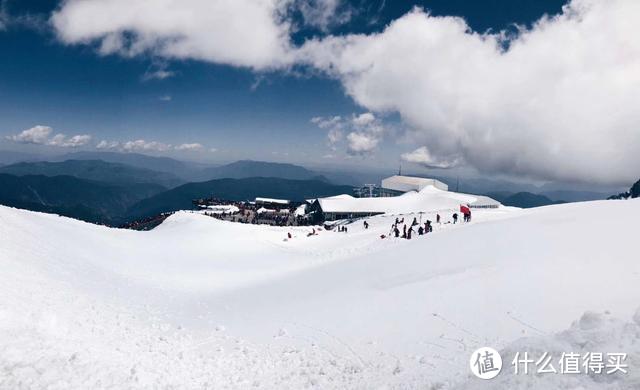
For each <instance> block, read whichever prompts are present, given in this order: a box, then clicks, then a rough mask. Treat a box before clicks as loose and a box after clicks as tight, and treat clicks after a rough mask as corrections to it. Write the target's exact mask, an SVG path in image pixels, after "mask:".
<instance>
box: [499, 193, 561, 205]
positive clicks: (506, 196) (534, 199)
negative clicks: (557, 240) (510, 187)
mask: <svg viewBox="0 0 640 390" xmlns="http://www.w3.org/2000/svg"><path fill="white" fill-rule="evenodd" d="M487 196H489V197H491V198H493V199H495V200H497V201H498V202H500V203H502V204H503V205H505V206H514V207H521V208H525V209H527V208H532V207H541V206H548V205H552V204H560V203H566V202H565V201H562V200H552V199H549V198H548V197H546V196H544V195H540V194H532V193H531V192H518V193H515V194H514V193H510V192H507V191H497V192H489V193H488V194H487Z"/></svg>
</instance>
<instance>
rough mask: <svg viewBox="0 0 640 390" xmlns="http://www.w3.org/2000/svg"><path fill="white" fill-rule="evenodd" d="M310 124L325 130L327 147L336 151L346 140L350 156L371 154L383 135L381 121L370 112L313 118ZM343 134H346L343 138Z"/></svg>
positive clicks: (383, 130) (383, 129)
mask: <svg viewBox="0 0 640 390" xmlns="http://www.w3.org/2000/svg"><path fill="white" fill-rule="evenodd" d="M311 123H313V124H315V125H316V126H318V127H319V128H320V129H323V130H327V141H328V145H329V147H330V148H331V149H332V150H334V151H335V150H337V146H338V144H340V142H342V141H343V140H345V139H346V141H347V153H348V154H350V155H367V154H370V153H372V152H373V151H374V150H375V149H376V147H377V146H378V144H379V143H380V141H381V140H382V137H383V135H384V133H385V128H384V126H383V125H382V121H380V120H379V119H378V118H376V117H375V115H374V114H373V113H371V112H365V113H362V114H360V115H355V114H354V115H351V117H347V118H343V117H341V116H332V117H326V118H325V117H314V118H312V119H311ZM345 133H348V134H347V135H346V137H345Z"/></svg>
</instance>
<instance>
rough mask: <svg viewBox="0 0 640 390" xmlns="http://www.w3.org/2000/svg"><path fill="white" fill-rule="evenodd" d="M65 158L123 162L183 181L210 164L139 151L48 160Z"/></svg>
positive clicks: (59, 159) (76, 153)
mask: <svg viewBox="0 0 640 390" xmlns="http://www.w3.org/2000/svg"><path fill="white" fill-rule="evenodd" d="M65 160H101V161H105V162H109V163H116V164H125V165H129V166H132V167H137V168H142V169H149V170H152V171H157V172H166V173H171V174H173V175H175V176H177V177H179V178H180V179H182V181H183V182H188V181H195V179H196V178H197V177H198V175H199V173H200V171H201V170H202V169H203V168H206V167H209V166H210V165H205V164H198V163H192V162H186V161H179V160H175V159H173V158H169V157H157V156H148V155H146V154H140V153H117V152H75V153H69V154H65V155H62V156H59V157H57V158H56V159H50V161H65Z"/></svg>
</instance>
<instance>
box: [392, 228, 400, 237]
mask: <svg viewBox="0 0 640 390" xmlns="http://www.w3.org/2000/svg"><path fill="white" fill-rule="evenodd" d="M393 234H395V236H396V238H398V237H400V229H398V227H397V226H394V227H393Z"/></svg>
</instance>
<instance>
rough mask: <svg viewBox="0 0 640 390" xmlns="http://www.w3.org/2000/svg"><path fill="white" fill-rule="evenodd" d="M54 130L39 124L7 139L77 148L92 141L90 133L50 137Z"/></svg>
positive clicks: (23, 142)
mask: <svg viewBox="0 0 640 390" xmlns="http://www.w3.org/2000/svg"><path fill="white" fill-rule="evenodd" d="M52 132H53V129H52V128H51V127H49V126H42V125H38V126H34V127H32V128H30V129H27V130H23V131H21V132H20V133H19V134H16V135H11V136H8V137H7V139H9V140H11V141H13V142H18V143H22V144H36V145H49V146H58V147H63V148H76V147H78V146H84V145H86V144H88V143H89V142H90V141H91V136H90V135H88V134H79V135H74V136H72V137H70V138H68V137H67V136H65V135H64V134H56V135H54V136H53V137H51V138H50V137H49V136H50V135H51V133H52Z"/></svg>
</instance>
